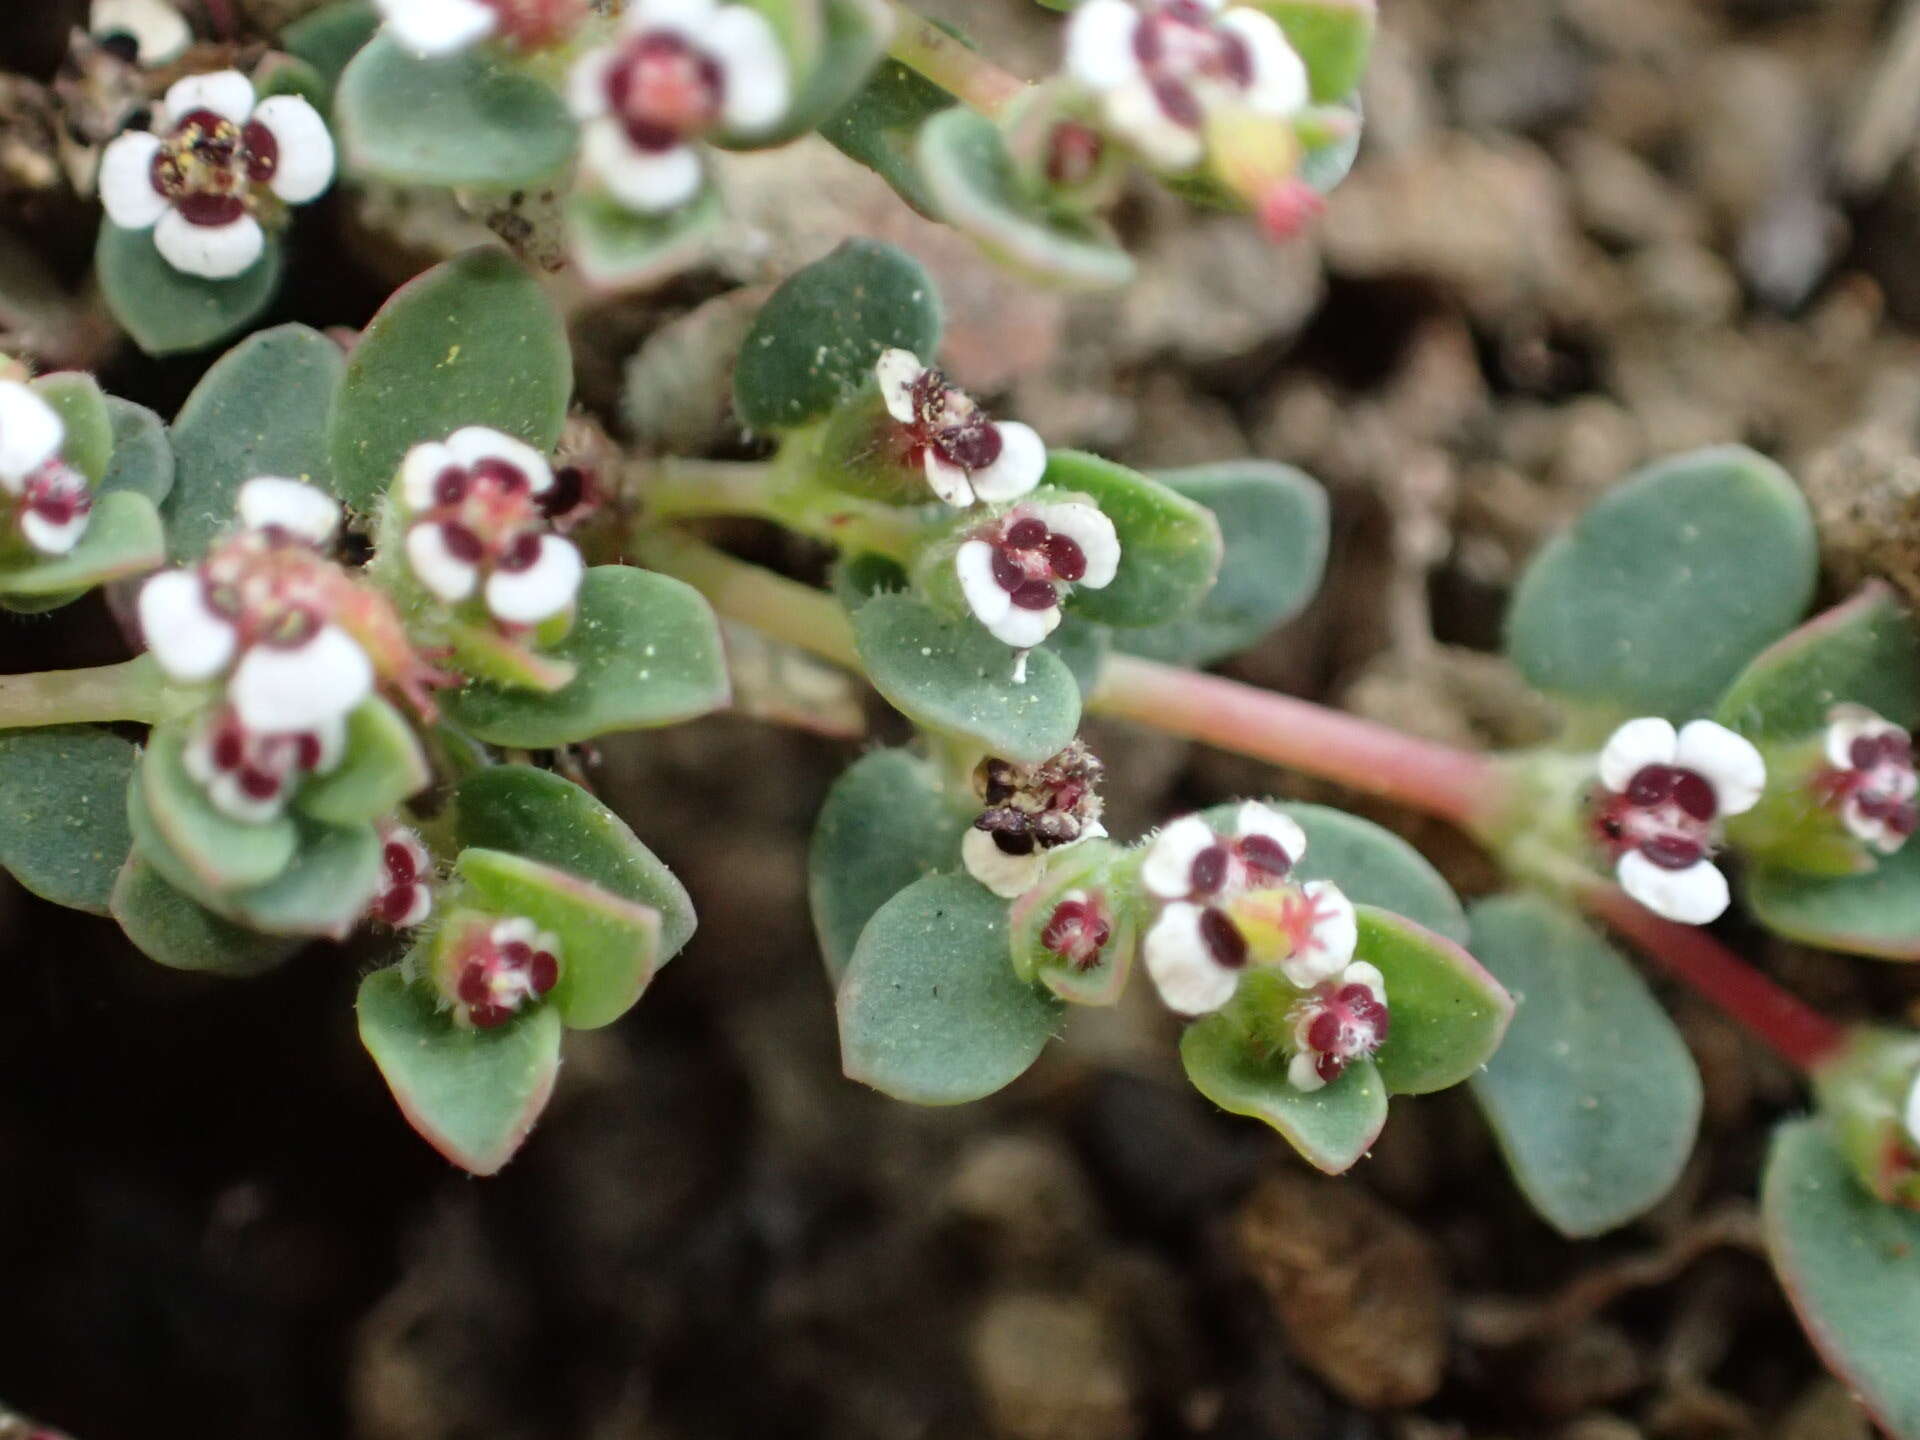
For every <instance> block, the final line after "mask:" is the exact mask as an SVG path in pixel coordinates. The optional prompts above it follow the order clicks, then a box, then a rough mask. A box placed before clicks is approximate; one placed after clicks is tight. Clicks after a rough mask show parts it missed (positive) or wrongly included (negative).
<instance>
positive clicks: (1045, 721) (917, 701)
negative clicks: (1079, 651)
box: [853, 595, 1080, 765]
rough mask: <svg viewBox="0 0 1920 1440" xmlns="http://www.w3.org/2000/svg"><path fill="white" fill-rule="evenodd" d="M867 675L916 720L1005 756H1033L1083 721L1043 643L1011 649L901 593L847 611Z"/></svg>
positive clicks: (1051, 748) (1052, 747)
mask: <svg viewBox="0 0 1920 1440" xmlns="http://www.w3.org/2000/svg"><path fill="white" fill-rule="evenodd" d="M853 631H854V643H855V645H856V646H857V647H858V649H859V652H860V661H861V663H862V664H863V665H864V666H865V667H866V669H867V674H868V677H869V678H870V679H871V680H872V681H873V684H874V688H875V689H877V690H878V691H879V692H880V693H881V694H882V695H884V696H885V697H886V699H887V702H888V703H889V704H891V705H892V706H893V707H894V708H895V709H897V710H899V711H900V712H901V713H902V714H903V715H905V716H906V717H907V718H908V719H910V720H912V721H914V722H915V723H916V724H919V725H925V726H927V727H928V728H929V729H933V730H941V731H945V732H947V733H948V734H952V735H959V736H963V737H965V738H966V739H969V740H973V741H976V742H978V743H979V744H980V745H982V746H984V747H985V748H986V749H987V750H988V751H990V752H991V753H993V754H995V755H999V756H1002V757H1004V758H1006V759H1008V760H1016V761H1020V762H1022V763H1024V764H1030V765H1031V764H1038V763H1039V762H1040V761H1042V760H1045V759H1046V758H1047V757H1048V756H1050V755H1052V754H1054V753H1055V752H1057V751H1058V750H1060V749H1061V748H1062V747H1063V746H1065V745H1066V743H1067V742H1068V741H1069V740H1071V739H1072V738H1073V736H1074V732H1075V731H1076V730H1078V729H1079V728H1080V689H1079V687H1078V686H1077V685H1076V684H1074V680H1073V674H1072V672H1071V671H1069V670H1068V669H1067V667H1066V665H1065V664H1064V663H1063V662H1062V661H1061V660H1060V658H1059V657H1058V656H1057V655H1055V654H1053V653H1052V652H1051V651H1048V650H1035V651H1033V652H1032V653H1031V654H1029V655H1028V656H1027V674H1026V679H1025V680H1024V681H1023V682H1022V683H1020V684H1015V683H1014V680H1013V663H1014V662H1013V653H1012V652H1011V651H1010V650H1008V649H1007V647H1006V646H1005V645H1003V644H1001V643H1000V642H999V641H998V640H995V639H994V638H993V637H992V636H991V635H989V634H987V632H986V631H985V630H983V629H982V628H981V627H980V626H979V625H978V624H977V623H976V622H974V621H973V620H972V619H970V618H969V619H955V618H952V617H949V616H946V615H941V614H939V613H938V612H937V611H935V610H933V609H931V608H930V607H928V606H926V605H923V604H921V603H920V602H919V601H918V600H915V599H912V598H911V597H909V596H906V595H879V596H875V597H874V598H873V599H872V600H869V601H868V602H867V603H866V604H865V605H862V606H861V607H860V608H859V609H858V610H857V611H855V612H854V616H853Z"/></svg>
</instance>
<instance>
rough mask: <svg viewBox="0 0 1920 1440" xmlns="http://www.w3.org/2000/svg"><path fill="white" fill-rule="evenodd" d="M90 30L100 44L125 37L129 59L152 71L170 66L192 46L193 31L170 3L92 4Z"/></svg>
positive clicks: (102, 0)
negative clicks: (130, 50) (130, 53)
mask: <svg viewBox="0 0 1920 1440" xmlns="http://www.w3.org/2000/svg"><path fill="white" fill-rule="evenodd" d="M87 30H88V33H90V34H91V35H92V36H93V38H94V39H95V40H99V41H109V40H111V39H113V38H114V37H115V36H117V35H124V36H126V37H127V39H128V40H130V41H131V42H132V46H133V54H132V55H131V57H129V58H131V59H132V60H133V62H134V63H135V64H137V65H141V66H144V67H145V68H147V69H149V70H151V69H156V68H158V67H159V66H162V65H171V64H172V63H173V62H174V61H175V60H178V59H179V58H180V57H181V56H182V55H184V54H185V53H186V50H187V47H188V46H189V45H191V44H192V43H193V30H192V28H191V27H189V26H188V24H187V22H186V20H185V19H184V18H183V17H182V16H181V14H180V12H179V11H178V10H176V9H174V8H173V6H171V5H169V4H168V3H167V0H93V5H92V7H91V8H90V9H89V10H88V12H87Z"/></svg>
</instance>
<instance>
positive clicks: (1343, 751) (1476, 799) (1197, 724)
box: [1092, 655, 1507, 831]
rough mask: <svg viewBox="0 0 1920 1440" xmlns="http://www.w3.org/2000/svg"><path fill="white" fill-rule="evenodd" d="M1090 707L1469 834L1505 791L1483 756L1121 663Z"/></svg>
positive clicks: (1223, 683) (1213, 679)
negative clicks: (1335, 784)
mask: <svg viewBox="0 0 1920 1440" xmlns="http://www.w3.org/2000/svg"><path fill="white" fill-rule="evenodd" d="M1092 704H1093V708H1094V709H1095V710H1098V711H1101V712H1103V713H1105V714H1108V715H1119V716H1122V717H1124V718H1126V719H1129V720H1132V721H1134V722H1136V723H1137V724H1141V725H1147V726H1151V727H1152V728H1153V729H1155V730H1161V731H1165V732H1166V733H1167V734H1170V735H1181V736H1184V737H1186V738H1187V739H1189V740H1199V741H1202V742H1204V743H1205V744H1208V745H1216V746H1218V747H1219V748H1221V749H1222V750H1231V751H1233V752H1234V753H1235V754H1239V755H1248V756H1251V757H1252V758H1254V759H1256V760H1269V761H1272V762H1273V763H1274V764H1276V765H1284V766H1286V767H1287V768H1288V769H1291V770H1299V771H1301V772H1303V773H1305V774H1308V775H1318V776H1320V777H1321V778H1323V779H1327V780H1334V781H1338V782H1339V783H1340V784H1342V785H1346V786H1348V787H1349V788H1351V789H1354V790H1359V791H1362V792H1363V793H1365V794H1368V795H1378V796H1379V797H1380V798H1381V799H1383V800H1392V801H1395V802H1396V803H1398V804H1401V805H1407V806H1410V807H1412V808H1413V809H1416V810H1423V811H1425V812H1426V813H1427V814H1429V815H1437V816H1439V817H1440V818H1441V819H1443V820H1451V821H1452V822H1453V823H1454V824H1456V825H1459V826H1461V827H1462V828H1463V829H1466V830H1469V831H1477V830H1478V829H1479V828H1480V826H1481V824H1482V823H1483V822H1484V821H1485V820H1486V819H1487V818H1488V817H1489V816H1491V815H1492V814H1493V813H1494V812H1496V811H1497V810H1498V808H1499V807H1500V805H1501V802H1502V800H1503V798H1504V795H1505V791H1506V788H1507V785H1506V781H1505V779H1504V777H1503V776H1502V775H1501V774H1500V772H1499V770H1498V769H1497V767H1496V766H1495V765H1494V763H1493V762H1492V761H1490V760H1488V759H1487V757H1486V756H1484V755H1476V754H1474V753H1473V752H1471V751H1468V750H1456V749H1455V748H1453V747H1452V746H1451V745H1439V744H1436V743H1434V742H1433V741H1431V740H1421V739H1417V738H1415V737H1414V736H1411V735H1405V734H1402V733H1401V732H1400V731H1398V730H1394V729H1391V728H1389V727H1388V726H1385V725H1376V724H1374V723H1373V721H1371V720H1362V719H1360V718H1359V717H1358V716H1354V715H1348V714H1345V713H1343V712H1341V711H1338V710H1329V709H1327V708H1325V707H1324V706H1320V705H1314V704H1311V703H1309V702H1308V701H1305V700H1296V699H1294V698H1293V697H1292V696H1289V695H1276V694H1274V693H1273V692H1272V691H1270V690H1261V689H1258V688H1256V687H1254V686H1252V685H1243V684H1241V683H1240V682H1239V681H1237V680H1227V679H1224V678H1222V677H1220V676H1218V675H1202V674H1198V673H1196V672H1194V671H1191V670H1181V669H1176V668H1175V667H1173V666H1170V665H1160V664H1156V663H1155V662H1153V661H1151V660H1138V659H1135V658H1133V657H1132V656H1129V655H1116V656H1114V657H1113V658H1112V659H1111V660H1109V661H1108V662H1107V668H1106V670H1105V672H1104V673H1103V675H1102V677H1101V682H1100V689H1099V692H1098V693H1097V694H1096V695H1095V696H1094V697H1093V702H1092Z"/></svg>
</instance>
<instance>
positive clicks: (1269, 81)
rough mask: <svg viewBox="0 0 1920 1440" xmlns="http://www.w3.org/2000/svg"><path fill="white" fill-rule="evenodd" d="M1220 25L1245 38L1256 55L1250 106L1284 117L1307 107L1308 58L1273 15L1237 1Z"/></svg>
mask: <svg viewBox="0 0 1920 1440" xmlns="http://www.w3.org/2000/svg"><path fill="white" fill-rule="evenodd" d="M1219 25H1220V28H1221V29H1223V30H1231V31H1232V32H1233V33H1234V34H1236V35H1238V36H1239V37H1240V38H1241V39H1242V40H1244V41H1245V42H1246V46H1247V53H1248V54H1249V55H1250V56H1251V57H1252V59H1253V83H1252V84H1251V85H1250V86H1248V87H1247V92H1246V96H1245V99H1246V104H1247V108H1248V109H1250V110H1256V111H1258V112H1259V113H1260V114H1262V115H1277V116H1283V117H1284V116H1288V115H1292V114H1294V113H1295V112H1296V111H1299V110H1302V109H1305V108H1306V104H1307V101H1308V100H1309V99H1310V98H1311V95H1310V90H1309V86H1308V83H1307V66H1306V62H1305V61H1304V60H1302V59H1301V58H1300V55H1299V53H1298V52H1297V51H1296V50H1295V49H1294V48H1293V46H1291V45H1290V44H1288V43H1287V37H1286V33H1285V32H1284V31H1283V30H1281V28H1280V27H1279V26H1278V25H1277V24H1275V23H1274V21H1273V18H1272V17H1271V16H1269V15H1266V14H1263V13H1262V12H1261V11H1258V10H1255V9H1254V8H1253V7H1252V6H1250V5H1236V6H1234V7H1233V9H1231V10H1229V11H1227V13H1226V14H1224V15H1222V16H1221V17H1220V20H1219Z"/></svg>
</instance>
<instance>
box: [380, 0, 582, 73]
mask: <svg viewBox="0 0 1920 1440" xmlns="http://www.w3.org/2000/svg"><path fill="white" fill-rule="evenodd" d="M374 8H375V9H377V10H378V11H379V12H380V18H381V19H382V20H384V21H385V22H386V31H387V33H388V34H389V35H391V36H392V37H393V38H394V39H395V40H396V41H397V42H398V43H399V44H400V45H401V46H402V47H403V48H404V49H407V50H410V51H412V52H413V53H414V54H415V55H419V56H421V57H422V58H425V59H432V58H435V57H437V56H442V55H454V54H458V53H459V52H460V51H462V50H466V49H470V48H471V47H473V46H475V45H478V44H479V43H480V42H481V41H483V40H499V41H501V42H502V43H504V44H507V45H511V46H513V47H514V48H515V49H518V50H540V49H544V48H546V47H547V46H550V45H556V44H558V43H560V42H561V41H562V40H565V39H566V38H567V37H568V36H570V35H571V34H573V32H574V31H575V30H576V29H578V28H579V25H580V22H581V21H582V20H584V19H585V18H586V15H587V0H374Z"/></svg>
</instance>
